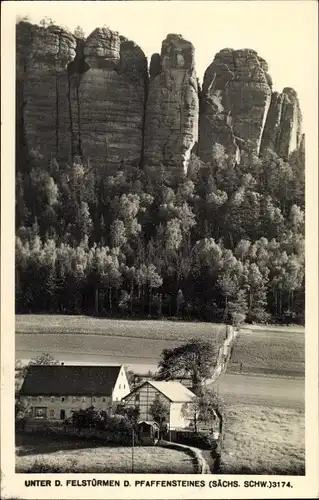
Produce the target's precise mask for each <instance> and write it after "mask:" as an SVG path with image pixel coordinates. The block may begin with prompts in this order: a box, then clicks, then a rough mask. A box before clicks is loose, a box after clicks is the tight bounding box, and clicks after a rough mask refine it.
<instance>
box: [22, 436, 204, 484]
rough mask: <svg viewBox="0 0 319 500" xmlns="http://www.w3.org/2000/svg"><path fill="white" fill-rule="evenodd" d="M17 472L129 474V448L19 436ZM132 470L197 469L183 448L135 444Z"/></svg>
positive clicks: (180, 471)
mask: <svg viewBox="0 0 319 500" xmlns="http://www.w3.org/2000/svg"><path fill="white" fill-rule="evenodd" d="M51 439H52V438H51ZM67 444H69V446H67ZM16 472H18V473H26V472H34V473H35V472H60V473H69V472H72V473H76V472H82V473H131V472H132V449H131V448H130V447H102V446H93V445H92V444H88V442H83V443H81V442H78V441H76V443H64V444H61V442H60V443H56V442H50V440H49V439H48V438H47V439H44V438H39V436H36V435H27V434H26V435H24V436H22V435H20V436H19V438H18V440H17V442H16ZM134 472H137V473H154V474H155V473H157V474H194V473H196V469H195V464H194V462H193V459H192V457H190V456H189V455H187V454H186V453H184V452H182V451H176V450H171V449H168V448H161V447H152V446H149V447H142V446H137V447H135V448H134Z"/></svg>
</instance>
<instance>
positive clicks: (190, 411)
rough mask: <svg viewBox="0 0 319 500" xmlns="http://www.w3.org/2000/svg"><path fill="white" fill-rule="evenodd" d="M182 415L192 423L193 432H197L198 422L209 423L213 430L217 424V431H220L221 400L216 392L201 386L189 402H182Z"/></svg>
mask: <svg viewBox="0 0 319 500" xmlns="http://www.w3.org/2000/svg"><path fill="white" fill-rule="evenodd" d="M182 415H183V417H184V418H185V419H187V420H189V421H190V422H191V423H192V424H193V426H194V431H195V432H198V430H199V426H200V424H204V425H205V426H207V424H209V425H210V428H211V429H213V430H215V429H216V427H217V425H216V424H218V431H219V432H221V430H222V429H221V428H222V415H223V402H222V400H221V399H220V397H219V396H218V395H217V394H216V392H214V391H210V390H208V389H206V388H202V389H201V390H200V391H199V392H198V394H197V395H196V396H195V397H194V398H193V400H192V401H191V402H187V403H184V405H183V406H182ZM216 421H217V422H216Z"/></svg>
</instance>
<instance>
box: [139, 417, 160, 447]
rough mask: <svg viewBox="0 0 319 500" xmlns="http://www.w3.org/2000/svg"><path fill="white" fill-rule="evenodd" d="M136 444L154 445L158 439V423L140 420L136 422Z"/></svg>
mask: <svg viewBox="0 0 319 500" xmlns="http://www.w3.org/2000/svg"><path fill="white" fill-rule="evenodd" d="M137 440H138V444H141V445H143V446H147V445H148V446H154V445H155V444H157V443H158V440H159V425H158V423H157V422H154V421H146V420H142V421H140V422H138V424H137Z"/></svg>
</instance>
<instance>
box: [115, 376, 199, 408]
mask: <svg viewBox="0 0 319 500" xmlns="http://www.w3.org/2000/svg"><path fill="white" fill-rule="evenodd" d="M145 384H150V385H152V386H153V387H154V388H155V389H157V390H158V391H160V392H161V393H162V394H164V396H166V397H167V398H168V399H169V400H170V401H171V402H172V403H185V402H188V401H191V400H192V399H193V398H194V396H195V394H194V393H193V392H192V391H190V390H189V389H187V387H185V386H184V385H183V384H181V383H180V382H174V381H167V382H166V381H157V380H147V381H146V382H144V383H143V384H142V385H140V386H139V387H136V388H135V389H134V390H133V391H132V392H136V391H137V390H139V389H140V388H141V387H142V386H144V385H145ZM132 392H131V393H130V394H132ZM130 394H128V395H127V396H125V398H123V399H126V398H128V397H129V396H130Z"/></svg>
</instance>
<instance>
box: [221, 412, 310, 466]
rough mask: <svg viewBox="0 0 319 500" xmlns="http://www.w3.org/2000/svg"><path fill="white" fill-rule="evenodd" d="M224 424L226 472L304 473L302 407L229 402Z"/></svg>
mask: <svg viewBox="0 0 319 500" xmlns="http://www.w3.org/2000/svg"><path fill="white" fill-rule="evenodd" d="M224 425H225V427H224V433H225V434H224V435H225V437H224V442H223V448H222V457H221V472H222V473H223V474H277V475H304V473H305V449H304V439H305V438H304V433H305V422H304V413H303V411H302V410H300V411H298V410H294V409H286V408H269V407H266V406H249V405H235V406H229V407H226V412H225V424H224Z"/></svg>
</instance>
